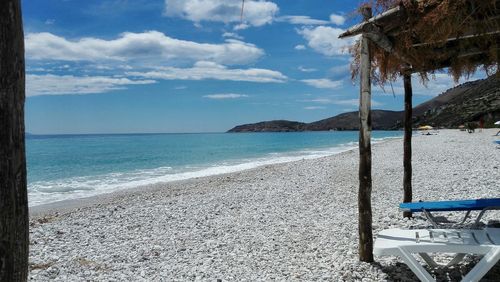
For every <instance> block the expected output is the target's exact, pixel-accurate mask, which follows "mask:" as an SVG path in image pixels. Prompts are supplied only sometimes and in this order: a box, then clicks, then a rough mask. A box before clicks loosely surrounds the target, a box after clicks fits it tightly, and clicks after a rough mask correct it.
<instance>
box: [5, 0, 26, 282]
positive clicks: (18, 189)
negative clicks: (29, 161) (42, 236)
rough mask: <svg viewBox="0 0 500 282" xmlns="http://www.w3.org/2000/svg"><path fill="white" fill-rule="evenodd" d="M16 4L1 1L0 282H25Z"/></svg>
mask: <svg viewBox="0 0 500 282" xmlns="http://www.w3.org/2000/svg"><path fill="white" fill-rule="evenodd" d="M20 2H21V1H20V0H2V1H0V281H2V282H4V281H9V282H10V281H16V282H17V281H26V280H27V278H28V246H29V244H28V228H29V227H28V198H27V188H26V158H25V147H24V97H25V93H24V91H25V88H24V87H25V73H24V35H23V24H22V18H21V3H20Z"/></svg>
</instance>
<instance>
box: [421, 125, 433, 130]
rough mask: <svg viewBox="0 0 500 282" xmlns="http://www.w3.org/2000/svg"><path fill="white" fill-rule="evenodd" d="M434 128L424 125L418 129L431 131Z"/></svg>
mask: <svg viewBox="0 0 500 282" xmlns="http://www.w3.org/2000/svg"><path fill="white" fill-rule="evenodd" d="M433 128H434V127H432V126H430V125H422V126H419V127H418V128H417V129H418V130H431V129H433Z"/></svg>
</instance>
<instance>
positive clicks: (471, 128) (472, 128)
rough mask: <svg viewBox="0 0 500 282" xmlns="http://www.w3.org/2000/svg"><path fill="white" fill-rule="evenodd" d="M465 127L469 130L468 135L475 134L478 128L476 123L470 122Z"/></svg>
mask: <svg viewBox="0 0 500 282" xmlns="http://www.w3.org/2000/svg"><path fill="white" fill-rule="evenodd" d="M465 127H466V128H467V132H468V133H474V131H476V128H477V124H476V123H475V122H468V123H466V124H465Z"/></svg>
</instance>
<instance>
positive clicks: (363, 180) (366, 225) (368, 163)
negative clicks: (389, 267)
mask: <svg viewBox="0 0 500 282" xmlns="http://www.w3.org/2000/svg"><path fill="white" fill-rule="evenodd" d="M361 12H362V14H363V18H364V20H365V21H366V20H368V19H369V18H371V16H372V10H371V8H369V7H364V8H363V10H362V11H361ZM369 43H370V42H369V39H368V37H367V36H366V35H365V34H363V35H362V38H361V70H360V97H359V192H358V213H359V214H358V216H359V219H358V220H359V221H358V229H359V231H358V232H359V259H360V260H361V261H364V262H373V232H372V203H371V195H372V149H371V130H372V121H371V79H370V75H371V54H370V44H369Z"/></svg>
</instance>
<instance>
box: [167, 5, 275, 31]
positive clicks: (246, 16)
mask: <svg viewBox="0 0 500 282" xmlns="http://www.w3.org/2000/svg"><path fill="white" fill-rule="evenodd" d="M241 8H242V1H241V0H165V13H164V14H165V16H168V17H180V18H184V19H187V20H190V21H193V22H201V21H212V22H223V23H234V22H240V21H241ZM278 11H279V8H278V5H276V4H275V3H273V2H270V1H265V0H259V1H255V0H246V1H245V5H244V10H243V21H244V22H246V23H248V24H249V25H251V26H262V25H265V24H268V23H271V22H272V21H273V18H274V15H275V14H276V13H277V12H278Z"/></svg>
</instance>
